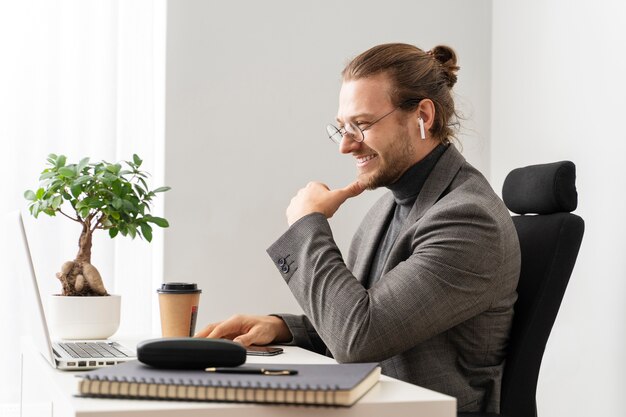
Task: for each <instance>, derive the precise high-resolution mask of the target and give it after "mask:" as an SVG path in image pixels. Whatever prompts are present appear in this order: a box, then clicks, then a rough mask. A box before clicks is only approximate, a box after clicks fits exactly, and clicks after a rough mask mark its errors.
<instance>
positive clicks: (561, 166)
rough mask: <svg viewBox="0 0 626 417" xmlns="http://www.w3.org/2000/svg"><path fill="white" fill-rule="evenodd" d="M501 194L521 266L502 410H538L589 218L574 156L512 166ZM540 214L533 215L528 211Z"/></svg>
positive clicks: (514, 416)
mask: <svg viewBox="0 0 626 417" xmlns="http://www.w3.org/2000/svg"><path fill="white" fill-rule="evenodd" d="M502 197H503V200H504V202H505V204H506V206H507V207H508V208H509V210H511V211H512V212H514V213H517V214H519V215H518V216H513V222H514V224H515V228H516V229H517V233H518V236H519V242H520V249H521V255H522V266H521V273H520V278H519V284H518V286H517V292H518V299H517V302H516V303H515V315H514V318H513V327H512V330H511V339H510V344H509V348H508V352H507V359H506V363H505V366H504V375H503V380H502V394H501V404H500V413H501V414H502V415H506V416H510V417H535V416H536V415H537V403H536V399H535V397H536V390H537V377H538V375H539V368H540V366H541V359H542V357H543V353H544V350H545V347H546V343H547V341H548V337H549V336H550V331H551V330H552V325H553V324H554V320H555V319H556V315H557V312H558V311H559V307H560V305H561V300H562V299H563V294H564V293H565V288H566V287H567V283H568V281H569V278H570V275H571V273H572V270H573V268H574V263H575V262H576V257H577V256H578V250H579V248H580V244H581V241H582V237H583V233H584V229H585V223H584V221H583V219H582V218H580V217H578V216H576V215H574V214H571V213H570V212H571V211H573V210H574V209H575V208H576V206H577V204H578V199H577V192H576V166H575V165H574V164H573V163H572V162H570V161H563V162H556V163H552V164H543V165H533V166H528V167H524V168H518V169H516V170H513V171H511V173H510V174H509V175H508V176H507V178H506V179H505V181H504V186H503V189H502ZM531 213H533V214H536V215H529V214H531Z"/></svg>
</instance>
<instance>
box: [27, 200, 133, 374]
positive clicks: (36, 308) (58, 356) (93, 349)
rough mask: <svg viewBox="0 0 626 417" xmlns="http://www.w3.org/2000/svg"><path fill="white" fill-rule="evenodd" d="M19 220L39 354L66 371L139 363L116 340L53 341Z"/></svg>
mask: <svg viewBox="0 0 626 417" xmlns="http://www.w3.org/2000/svg"><path fill="white" fill-rule="evenodd" d="M17 217H18V218H19V227H20V234H21V235H22V243H23V246H24V254H25V255H26V260H27V262H28V271H29V274H30V279H27V280H26V281H27V282H26V291H25V293H26V295H27V304H26V305H31V306H33V308H31V309H30V311H31V314H30V315H31V321H32V325H31V335H32V338H33V343H34V345H35V347H36V348H37V350H38V351H39V352H40V353H41V354H42V355H43V357H44V358H46V360H47V361H48V362H50V364H51V365H52V366H53V367H55V368H57V369H61V370H64V371H69V370H87V369H95V368H102V367H105V366H112V365H116V364H118V363H122V362H127V361H130V360H134V359H136V358H137V357H136V352H135V350H134V349H129V348H127V347H125V346H123V345H122V344H120V343H118V342H115V341H112V340H88V341H67V340H63V341H54V342H53V341H52V340H51V338H50V332H49V330H48V323H47V322H46V315H45V312H44V309H43V304H42V302H41V295H40V293H39V284H38V283H37V276H36V275H35V268H34V266H33V259H32V256H31V253H30V246H29V244H28V238H27V237H26V229H25V228H24V220H23V219H22V213H20V212H18V213H17Z"/></svg>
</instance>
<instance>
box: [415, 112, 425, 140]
mask: <svg viewBox="0 0 626 417" xmlns="http://www.w3.org/2000/svg"><path fill="white" fill-rule="evenodd" d="M417 123H419V125H420V136H421V138H422V139H426V132H424V120H422V118H421V117H418V118H417Z"/></svg>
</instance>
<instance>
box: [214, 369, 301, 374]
mask: <svg viewBox="0 0 626 417" xmlns="http://www.w3.org/2000/svg"><path fill="white" fill-rule="evenodd" d="M205 371H206V372H214V373H218V374H260V375H271V376H280V375H297V374H298V371H296V370H295V369H265V368H206V369H205Z"/></svg>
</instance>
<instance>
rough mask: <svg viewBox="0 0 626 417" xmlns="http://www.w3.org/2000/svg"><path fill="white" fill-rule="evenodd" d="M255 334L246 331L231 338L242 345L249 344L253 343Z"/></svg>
mask: <svg viewBox="0 0 626 417" xmlns="http://www.w3.org/2000/svg"><path fill="white" fill-rule="evenodd" d="M256 337H257V335H256V333H253V332H248V333H246V334H242V335H241V336H237V337H235V338H234V339H233V342H237V343H241V344H242V345H244V346H250V345H252V344H254V342H255V339H256Z"/></svg>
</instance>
